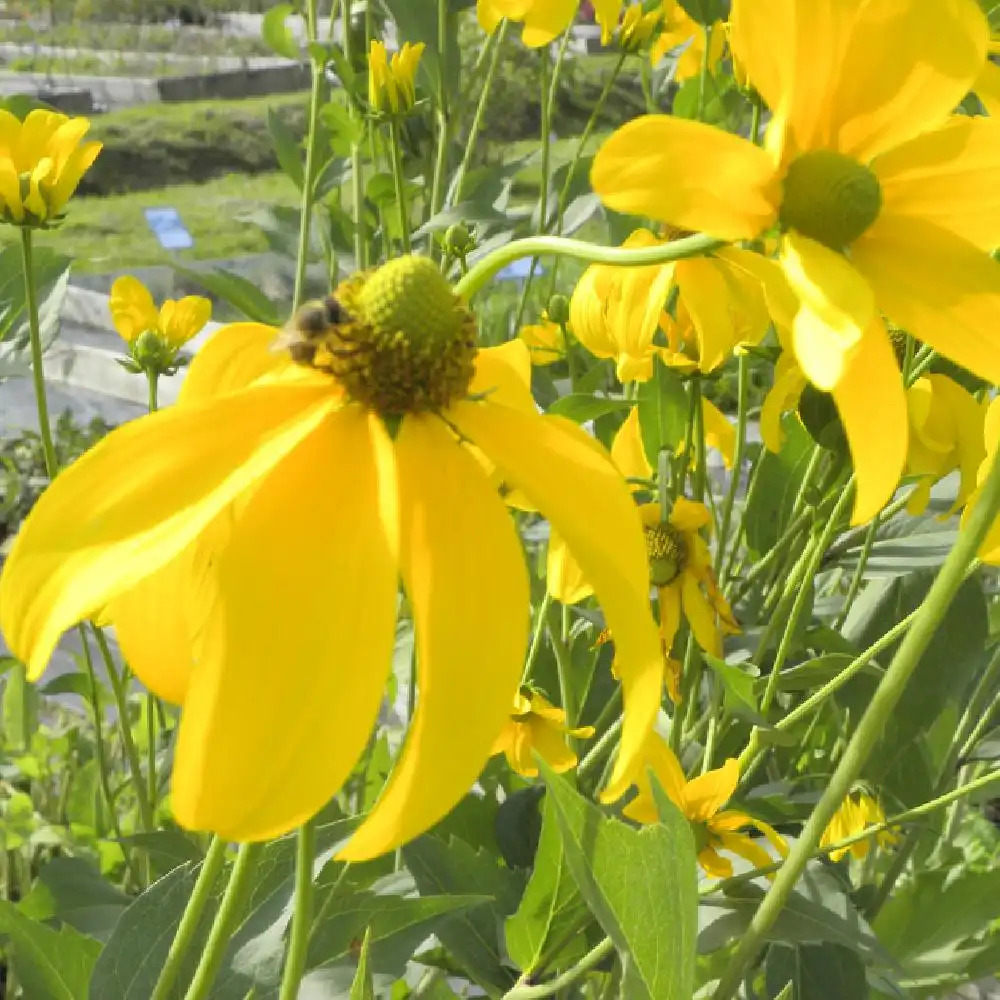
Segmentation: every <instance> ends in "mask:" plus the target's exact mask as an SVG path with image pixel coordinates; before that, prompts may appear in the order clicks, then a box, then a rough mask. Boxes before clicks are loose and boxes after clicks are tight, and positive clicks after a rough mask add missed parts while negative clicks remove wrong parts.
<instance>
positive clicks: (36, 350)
mask: <svg viewBox="0 0 1000 1000" xmlns="http://www.w3.org/2000/svg"><path fill="white" fill-rule="evenodd" d="M21 264H22V267H23V269H24V302H25V305H26V306H27V308H28V336H29V338H30V342H31V378H32V381H33V383H34V387H35V409H36V410H37V411H38V431H39V434H40V435H41V438H42V452H43V453H44V456H45V472H46V474H47V475H48V477H49V479H50V480H51V479H54V478H55V475H56V472H57V471H58V470H59V462H58V460H57V459H56V449H55V445H54V444H53V442H52V427H51V425H50V423H49V401H48V396H47V395H46V392H45V370H44V369H43V367H42V328H41V325H40V323H39V321H38V289H37V287H36V286H35V263H34V259H33V255H32V246H31V229H29V228H28V227H27V226H22V227H21Z"/></svg>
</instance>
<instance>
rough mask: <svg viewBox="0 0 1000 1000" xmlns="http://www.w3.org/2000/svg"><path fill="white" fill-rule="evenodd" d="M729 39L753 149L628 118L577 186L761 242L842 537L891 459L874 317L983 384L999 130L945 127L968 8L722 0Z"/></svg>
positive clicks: (972, 70)
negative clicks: (815, 408) (777, 281)
mask: <svg viewBox="0 0 1000 1000" xmlns="http://www.w3.org/2000/svg"><path fill="white" fill-rule="evenodd" d="M731 25H732V30H731V44H732V47H733V51H734V54H735V56H736V57H737V58H738V59H739V61H740V63H741V65H742V66H743V68H744V69H745V70H746V72H747V74H748V76H749V79H750V82H751V83H752V84H753V85H754V86H755V87H756V88H757V90H758V91H759V92H760V94H761V95H762V97H763V98H764V100H765V101H766V103H767V105H768V106H769V107H770V109H771V111H772V120H771V124H770V126H769V128H768V132H767V143H766V148H759V147H757V146H755V145H754V144H753V143H751V142H749V141H747V140H744V139H742V138H740V137H738V136H734V135H730V134H728V133H726V132H723V131H721V130H719V129H716V128H713V127H711V126H709V125H705V124H702V123H699V122H694V121H685V120H681V119H676V118H671V117H667V116H663V115H646V116H644V117H641V118H637V119H635V120H633V121H631V122H629V123H628V124H626V125H624V126H623V127H622V128H620V129H619V130H618V131H617V132H616V133H615V134H614V135H612V136H611V138H610V139H609V140H608V141H607V142H606V143H605V144H604V146H603V147H602V149H601V150H600V151H599V152H598V154H597V156H596V158H595V161H594V166H593V172H592V181H593V186H594V189H595V190H596V191H597V193H598V194H599V195H600V196H601V198H602V199H603V201H604V202H605V203H606V204H607V205H608V206H609V207H610V208H613V209H615V210H616V211H620V212H631V213H635V214H638V215H643V216H648V217H651V218H654V219H657V220H659V221H661V222H664V223H667V224H670V225H674V226H678V227H682V228H685V229H692V230H703V231H705V232H708V233H710V234H712V235H713V236H717V237H719V238H721V239H725V240H741V239H752V238H756V237H758V236H760V235H762V234H764V233H766V232H767V231H768V230H770V229H772V228H773V227H775V226H778V227H779V228H780V230H781V233H782V236H781V241H780V250H779V259H780V263H781V266H782V269H783V271H784V275H785V276H786V278H787V281H788V282H789V284H790V286H791V291H792V292H793V293H794V295H793V308H792V313H793V315H792V319H791V348H792V350H794V353H795V355H796V357H797V359H798V362H799V365H800V366H801V368H802V370H803V371H804V372H805V374H806V376H807V377H808V379H809V380H810V381H811V382H812V383H813V384H814V385H816V387H817V388H819V389H822V390H825V391H828V392H831V393H832V394H833V397H834V401H835V403H836V405H837V407H838V409H839V410H840V411H841V416H842V418H843V423H844V427H845V431H846V433H847V436H848V439H849V442H850V445H851V451H852V454H853V458H854V464H855V468H856V470H857V474H858V492H857V499H856V503H855V509H854V520H855V522H856V523H860V522H863V521H865V520H867V519H868V518H869V517H871V516H872V515H873V514H874V513H875V512H877V511H878V510H879V509H880V508H881V507H882V505H883V504H884V503H885V501H886V500H887V499H888V497H889V496H891V493H892V491H893V489H894V488H895V486H896V484H897V482H898V480H899V475H900V473H901V472H902V470H903V466H904V463H905V460H906V425H907V411H906V399H905V395H904V392H903V387H902V383H901V380H900V378H899V373H898V368H897V366H896V363H895V358H894V357H893V353H892V348H891V345H890V343H889V340H888V337H887V335H886V333H885V331H884V328H883V326H882V323H881V322H880V318H879V317H880V314H884V315H886V316H888V317H889V319H890V320H891V321H892V322H894V323H895V324H897V325H899V326H900V327H902V328H903V329H905V330H907V331H909V332H910V333H912V334H913V335H914V336H915V337H917V338H919V339H920V340H922V341H923V342H925V343H927V344H930V346H931V347H933V348H934V349H935V350H936V351H938V352H939V353H941V354H943V355H945V356H946V357H949V358H951V359H952V360H953V361H955V362H956V363H958V364H960V365H962V366H963V367H965V368H968V369H969V370H970V371H973V372H975V373H976V374H977V375H979V376H981V377H983V378H985V379H987V380H988V381H990V382H994V383H996V382H1000V264H998V263H997V262H996V261H994V260H992V259H991V258H990V256H989V255H988V253H986V252H985V251H987V250H988V249H990V248H992V247H994V246H996V245H998V244H1000V200H998V199H997V198H996V197H995V193H996V173H997V168H998V167H1000V125H998V123H997V122H995V121H994V120H993V119H990V118H984V117H979V118H969V117H953V116H952V111H953V109H954V108H955V106H956V105H957V104H958V102H959V101H960V100H961V99H962V98H963V96H964V95H965V93H966V92H967V91H968V89H969V87H971V86H972V85H973V84H974V82H975V81H976V79H977V77H978V76H979V74H980V72H981V71H982V68H983V65H984V62H985V57H986V42H987V36H988V31H987V25H986V19H985V17H984V16H983V14H982V12H981V11H980V9H979V7H978V5H977V4H976V3H975V0H924V2H921V3H919V4H901V3H897V2H895V0H868V2H865V3H862V2H860V0H846V2H845V0H813V2H810V3H808V4H803V3H800V2H798V0H777V2H775V3H768V4H762V3H759V2H757V0H735V2H734V4H733V9H732V21H731ZM873 398H874V399H877V400H878V405H879V409H880V413H879V420H878V421H877V422H876V421H874V420H873V419H872V414H871V412H870V408H869V407H868V406H867V405H866V404H867V402H868V401H870V400H871V399H873ZM873 428H877V429H878V430H877V433H873Z"/></svg>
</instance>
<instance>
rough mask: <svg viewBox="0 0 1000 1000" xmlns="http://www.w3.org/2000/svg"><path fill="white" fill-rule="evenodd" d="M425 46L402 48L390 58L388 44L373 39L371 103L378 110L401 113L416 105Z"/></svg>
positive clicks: (369, 61) (405, 43) (422, 44)
mask: <svg viewBox="0 0 1000 1000" xmlns="http://www.w3.org/2000/svg"><path fill="white" fill-rule="evenodd" d="M423 52H424V43H423V42H417V44H416V45H411V44H410V43H409V42H404V43H403V47H402V48H401V49H400V50H399V51H398V52H394V53H393V54H392V58H391V59H390V58H388V56H387V54H386V50H385V45H384V44H383V43H382V42H380V41H378V40H377V39H374V38H373V39H372V44H371V50H370V51H369V53H368V103H369V104H370V105H371V107H372V108H373V109H374V110H375V111H379V112H388V113H390V114H394V115H396V114H400V113H402V112H406V111H409V110H410V108H412V107H413V105H414V104H415V103H416V100H417V91H416V83H415V82H414V81H415V78H416V75H417V67H418V66H419V65H420V57H421V56H422V55H423Z"/></svg>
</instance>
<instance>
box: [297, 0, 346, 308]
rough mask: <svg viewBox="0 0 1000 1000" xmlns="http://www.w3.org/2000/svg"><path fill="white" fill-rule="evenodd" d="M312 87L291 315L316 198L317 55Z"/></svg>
mask: <svg viewBox="0 0 1000 1000" xmlns="http://www.w3.org/2000/svg"><path fill="white" fill-rule="evenodd" d="M316 8H317V0H307V3H306V32H307V37H308V40H309V43H310V48H311V47H312V46H313V44H314V43H315V41H316V22H317V14H316ZM350 32H351V26H350V21H349V20H348V21H347V22H345V28H344V33H345V38H346V37H347V35H349V34H350ZM310 65H311V67H312V87H311V88H310V91H309V122H308V132H307V135H306V163H305V168H304V170H303V176H302V201H301V203H300V207H299V245H298V248H297V250H296V257H295V289H294V291H293V293H292V311H293V312H294V311H295V310H296V309H298V307H299V306H300V305H302V299H303V297H304V295H305V285H306V264H307V263H308V260H309V230H310V226H311V224H312V207H313V197H314V195H315V187H316V180H315V173H316V162H317V156H318V154H319V112H320V105H321V104H322V102H323V64H322V62H321V60H320V58H319V57H318V56H316V55H313V56H312V60H311V62H310Z"/></svg>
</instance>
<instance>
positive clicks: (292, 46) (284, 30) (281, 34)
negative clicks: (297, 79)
mask: <svg viewBox="0 0 1000 1000" xmlns="http://www.w3.org/2000/svg"><path fill="white" fill-rule="evenodd" d="M294 12H295V6H294V5H293V4H290V3H279V4H278V5H277V6H276V7H272V8H271V9H270V10H269V11H268V12H267V13H266V14H265V15H264V21H263V23H262V24H261V28H260V34H261V38H263V39H264V43H265V44H266V45H267V46H268V47H269V48H271V49H273V50H274V51H275V52H277V53H278V55H279V56H284V57H285V58H286V59H295V60H298V59H299V58H300V55H301V53H300V52H299V46H298V43H297V42H296V41H295V36H294V35H293V34H292V33H291V31H290V30H289V28H288V24H287V23H286V22H287V21H288V18H289V16H291V15H292V14H293V13H294Z"/></svg>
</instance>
